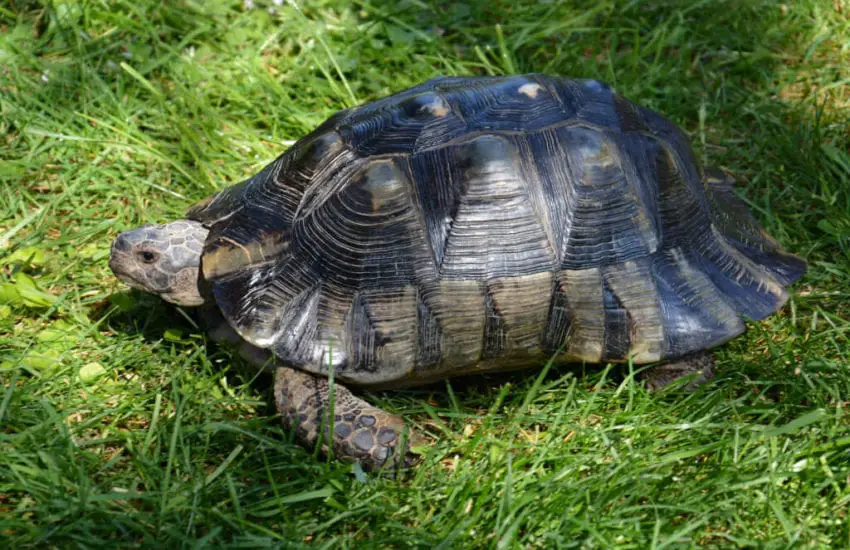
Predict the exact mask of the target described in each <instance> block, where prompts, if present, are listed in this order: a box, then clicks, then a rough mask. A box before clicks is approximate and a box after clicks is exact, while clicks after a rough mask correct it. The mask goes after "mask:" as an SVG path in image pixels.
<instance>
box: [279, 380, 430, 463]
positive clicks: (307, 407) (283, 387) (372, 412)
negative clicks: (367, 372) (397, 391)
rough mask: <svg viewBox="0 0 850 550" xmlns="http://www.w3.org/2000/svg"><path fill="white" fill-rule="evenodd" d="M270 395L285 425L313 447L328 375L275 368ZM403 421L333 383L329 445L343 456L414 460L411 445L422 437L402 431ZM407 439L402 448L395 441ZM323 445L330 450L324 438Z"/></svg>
mask: <svg viewBox="0 0 850 550" xmlns="http://www.w3.org/2000/svg"><path fill="white" fill-rule="evenodd" d="M274 400H275V404H276V405H277V409H278V411H279V412H280V415H281V417H282V419H283V423H284V425H285V426H286V427H287V428H289V429H295V433H296V436H297V437H298V440H299V441H300V442H301V443H302V444H303V445H305V446H307V447H308V448H313V447H314V446H315V445H316V442H317V440H318V439H319V437H320V433H319V431H320V429H321V426H322V423H323V421H324V422H325V423H326V424H327V419H326V417H327V413H328V409H329V401H330V384H329V382H328V380H327V379H325V378H323V377H319V376H314V375H312V374H308V373H306V372H302V371H299V370H296V369H293V368H290V367H278V368H277V370H276V371H275V384H274ZM404 436H405V434H404V421H403V420H402V419H401V418H399V417H398V416H396V415H393V414H390V413H388V412H386V411H383V410H381V409H379V408H377V407H374V406H372V405H370V404H369V403H367V402H366V401H364V400H362V399H360V398H359V397H356V396H355V395H354V394H352V393H351V391H350V390H349V389H348V388H346V387H345V386H342V385H340V384H335V385H334V419H333V430H332V432H331V433H330V440H331V450H332V451H333V454H334V456H336V457H338V458H341V459H343V460H349V461H359V462H360V463H361V465H362V466H363V469H365V470H369V471H374V470H377V469H380V468H382V467H390V468H403V467H407V466H412V465H413V464H415V463H416V462H417V456H416V455H415V454H414V453H413V452H412V451H411V450H410V447H411V445H412V444H416V443H419V442H420V441H421V439H420V438H419V437H418V436H416V434H414V433H412V432H409V433H408V434H406V441H404V442H402V439H403V437H404ZM402 443H403V444H404V445H405V448H404V451H403V452H400V449H399V446H400V445H402ZM322 450H323V451H324V452H328V445H327V440H325V441H323V442H322Z"/></svg>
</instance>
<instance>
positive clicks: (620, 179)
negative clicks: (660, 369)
mask: <svg viewBox="0 0 850 550" xmlns="http://www.w3.org/2000/svg"><path fill="white" fill-rule="evenodd" d="M188 217H189V218H191V219H195V220H198V221H200V222H202V223H204V224H205V225H206V226H208V227H209V228H210V233H209V237H208V239H207V242H206V245H205V249H204V255H203V258H202V273H203V277H204V278H205V279H206V280H207V282H208V283H209V285H210V288H211V291H212V293H213V294H214V297H215V302H216V303H217V305H218V306H219V308H220V309H221V311H222V313H223V314H224V316H225V318H226V319H227V320H228V322H229V323H230V324H231V325H232V326H233V327H234V328H235V329H236V331H237V332H238V333H239V334H240V335H241V336H242V337H243V338H244V339H245V340H246V341H248V342H250V343H251V344H253V345H256V346H259V347H261V348H268V349H271V350H272V351H273V352H274V354H275V355H276V356H277V357H278V358H280V359H282V360H284V361H286V362H287V363H289V364H291V365H293V366H296V367H299V368H302V369H305V370H308V371H311V372H316V373H327V372H328V371H329V369H330V368H333V369H334V372H335V375H336V376H337V377H338V378H339V379H341V380H343V381H346V382H349V383H352V384H358V385H399V384H403V383H409V382H424V381H428V380H434V379H438V378H442V377H446V376H450V375H454V374H460V373H465V372H470V371H477V370H484V369H500V370H503V369H510V368H515V367H518V366H535V365H540V364H541V362H543V361H545V360H547V359H548V358H550V357H552V356H553V355H556V358H557V360H558V361H564V362H567V361H587V362H595V363H596V362H607V361H624V360H628V359H629V358H631V359H632V360H633V361H634V362H635V363H638V364H640V363H648V362H654V361H658V360H664V359H671V358H676V357H680V356H682V355H686V354H688V353H691V352H695V351H700V350H706V349H709V348H712V347H714V346H717V345H719V344H721V343H723V342H726V341H727V340H729V339H730V338H733V337H734V336H737V335H738V334H740V333H741V332H743V331H744V322H743V321H744V320H745V319H761V318H763V317H765V316H767V315H769V314H771V313H773V312H775V311H776V310H777V309H779V308H780V307H781V306H782V305H783V304H784V303H785V301H786V300H787V298H788V294H787V292H786V290H785V286H787V285H789V284H790V283H792V282H793V281H794V280H796V279H797V278H799V277H800V276H801V275H802V274H803V273H804V271H805V269H806V265H805V262H803V261H802V260H801V259H799V258H797V257H796V256H793V255H791V254H788V253H786V252H784V251H782V250H781V249H780V248H779V246H778V244H777V243H776V242H775V241H774V240H773V239H772V238H771V237H770V236H768V235H767V234H766V233H765V232H764V231H763V230H762V229H761V228H760V227H759V226H758V224H757V223H756V221H755V220H754V218H753V217H752V216H751V215H750V214H749V212H748V211H747V208H746V206H745V205H744V204H743V203H742V202H741V201H740V200H739V199H738V198H737V197H736V196H735V195H734V193H733V192H732V191H731V180H729V179H728V178H724V176H723V174H722V173H717V172H714V171H707V172H706V171H703V170H702V169H701V168H700V167H699V166H698V164H697V162H696V160H695V158H694V155H693V153H692V151H691V149H690V146H689V143H688V140H687V138H686V136H685V135H684V133H683V132H682V131H680V130H679V129H678V128H676V126H674V125H673V124H672V123H671V122H669V121H668V120H666V119H665V118H663V117H662V116H660V115H658V114H656V113H654V112H652V111H649V110H647V109H644V108H642V107H640V106H637V105H635V104H634V103H632V102H630V101H628V100H627V99H625V98H623V97H621V96H620V95H617V94H616V93H615V92H613V91H612V90H611V89H610V88H609V87H608V86H606V85H605V84H603V83H600V82H598V81H593V80H573V79H567V78H557V77H549V76H545V75H539V74H533V75H523V76H515V77H499V78H494V77H483V78H437V79H434V80H430V81H427V82H425V83H423V84H421V85H419V86H416V87H413V88H410V89H408V90H406V91H403V92H401V93H398V94H395V95H392V96H389V97H387V98H384V99H381V100H379V101H375V102H373V103H370V104H368V105H365V106H362V107H359V108H355V109H348V110H344V111H340V112H338V113H336V114H335V115H333V116H332V117H331V118H330V119H328V120H327V121H326V122H325V123H324V124H322V125H321V126H320V127H319V128H317V129H316V130H315V131H313V132H312V133H310V134H309V135H307V136H306V137H304V138H303V139H301V140H299V141H298V142H297V143H296V144H295V145H294V146H293V147H292V148H290V149H289V150H288V151H287V152H285V153H284V154H283V155H281V156H280V157H279V158H278V159H276V160H275V161H274V162H272V163H271V164H270V165H268V166H267V167H266V168H265V169H263V170H262V171H261V172H260V173H258V174H257V175H256V176H254V177H253V178H251V179H249V180H247V181H245V182H242V183H241V184H238V185H236V186H234V187H231V188H229V189H226V190H224V191H222V192H221V193H219V194H218V195H216V196H214V197H212V198H211V199H208V200H207V201H205V202H202V203H200V204H198V205H196V206H195V207H193V208H192V209H191V210H190V211H189V214H188Z"/></svg>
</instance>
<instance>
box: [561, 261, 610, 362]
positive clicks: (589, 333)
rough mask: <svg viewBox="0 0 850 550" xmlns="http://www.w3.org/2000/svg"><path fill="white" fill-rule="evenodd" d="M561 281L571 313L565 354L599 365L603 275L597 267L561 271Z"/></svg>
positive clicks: (603, 317) (602, 316)
mask: <svg viewBox="0 0 850 550" xmlns="http://www.w3.org/2000/svg"><path fill="white" fill-rule="evenodd" d="M561 280H562V281H563V289H564V291H565V292H566V295H567V300H568V301H569V303H570V308H571V311H572V313H573V317H572V330H571V332H570V337H569V340H568V342H567V350H566V355H567V356H568V357H570V358H571V359H575V360H579V361H587V362H589V363H598V362H600V361H601V360H602V352H603V345H604V342H605V310H604V308H603V294H602V290H603V289H602V273H601V272H600V270H599V268H596V267H594V268H590V269H573V270H564V271H562V272H561Z"/></svg>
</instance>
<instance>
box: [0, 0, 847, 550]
mask: <svg viewBox="0 0 850 550" xmlns="http://www.w3.org/2000/svg"><path fill="white" fill-rule="evenodd" d="M848 67H850V2H846V1H845V0H835V1H833V0H796V1H789V2H787V3H784V4H781V3H778V2H774V1H750V0H729V1H716V0H711V1H692V0H687V1H686V0H682V1H661V0H655V1H651V2H639V1H632V2H625V1H622V2H619V1H615V0H590V1H569V2H559V1H557V0H548V1H546V0H539V1H530V0H526V1H522V2H519V1H509V0H486V1H474V2H448V1H447V2H442V1H440V2H431V1H424V0H422V1H420V0H402V1H400V2H397V3H390V2H381V1H377V0H355V1H354V2H345V1H342V0H310V1H302V2H295V1H288V2H278V1H274V2H271V1H265V0H254V1H253V2H249V1H245V2H243V1H241V0H239V1H229V2H225V1H201V0H181V1H174V2H171V1H169V2H157V1H153V0H132V1H131V0H112V1H108V2H107V1H105V0H104V1H95V0H89V1H85V2H83V1H80V2H76V1H72V0H65V1H61V0H55V1H53V2H34V1H29V2H27V1H20V0H12V1H11V2H5V3H3V6H0V267H2V269H0V379H2V383H3V387H2V388H0V390H2V391H1V392H0V533H2V535H0V536H2V537H3V538H4V539H5V540H7V543H5V545H6V547H8V548H13V547H14V548H68V547H75V548H101V547H102V548H116V547H120V548H133V547H157V546H158V547H163V546H166V547H193V548H195V547H198V548H200V547H217V548H222V547H234V548H236V547H239V548H262V547H270V546H271V547H275V546H276V547H282V548H294V547H302V546H303V547H306V546H314V545H315V546H317V547H326V548H373V547H399V548H414V547H415V548H420V547H422V548H490V547H495V548H553V547H562V548H571V547H581V548H613V547H619V548H659V549H660V548H689V547H694V546H705V547H712V548H720V547H752V548H791V547H804V546H805V547H813V548H826V547H836V548H837V547H848V546H850V518H848V507H850V342H848V336H850V153H848V151H850V129H848V122H847V121H848V120H850V86H848V83H850V69H848ZM532 71H535V72H536V71H539V72H547V73H554V74H562V75H569V76H576V77H589V78H599V79H602V80H605V81H607V82H609V83H610V84H612V85H613V86H614V87H615V88H616V89H617V90H618V91H619V92H620V93H622V94H624V95H625V96H627V97H629V98H630V99H632V100H634V101H636V102H639V103H641V104H643V105H646V106H648V107H651V108H653V109H656V110H658V111H660V112H662V113H664V114H665V115H667V116H668V117H669V118H670V119H672V120H673V121H674V122H676V123H678V124H679V125H681V127H682V128H684V129H685V131H686V132H687V133H688V134H689V135H690V136H691V138H692V140H693V144H694V148H695V151H696V153H697V156H698V158H700V159H701V161H702V162H705V163H708V164H712V165H718V166H721V167H723V168H725V169H726V170H729V171H731V172H733V173H734V174H736V176H737V177H738V179H739V181H740V187H739V189H738V192H739V193H740V195H741V196H742V197H743V198H744V199H745V200H746V201H747V202H748V203H749V204H750V206H751V208H752V209H753V211H754V212H755V213H756V215H757V217H758V218H759V220H760V221H761V222H762V223H763V224H764V225H765V227H766V228H767V230H768V231H769V232H770V233H771V234H773V235H774V236H776V238H777V239H778V240H779V241H780V242H781V243H782V244H783V245H784V246H785V247H786V248H788V249H789V250H792V251H794V252H796V253H798V254H800V255H802V256H804V257H806V258H807V259H808V261H809V265H810V268H809V273H808V274H807V275H806V276H805V278H804V279H803V280H802V281H801V282H800V283H798V284H797V285H795V286H794V288H793V290H794V295H793V297H792V299H791V301H790V302H789V304H788V306H787V307H786V308H785V309H784V310H783V311H782V312H780V313H779V314H778V315H775V316H772V317H770V318H769V319H767V320H764V321H761V322H758V323H750V324H749V331H748V332H747V334H746V335H745V336H743V337H741V338H738V339H736V340H734V341H733V342H732V343H730V344H729V345H727V346H725V347H723V348H722V349H721V350H719V351H718V367H719V368H718V370H719V373H718V377H717V379H716V380H715V381H713V382H711V383H709V384H708V385H706V386H705V387H704V388H702V389H701V390H700V391H698V392H697V393H694V394H682V393H676V392H672V393H667V394H663V395H650V394H648V393H647V392H646V391H645V390H644V389H643V388H642V387H641V386H640V385H639V384H637V383H635V382H634V381H633V379H632V378H631V377H628V376H626V377H623V376H621V375H619V374H618V371H617V370H616V369H613V368H609V367H605V366H602V367H592V366H587V367H582V366H581V365H576V366H572V367H567V368H552V369H544V370H531V371H527V372H525V373H520V374H513V375H503V376H490V377H487V378H481V377H478V378H466V379H460V380H453V381H452V382H451V383H442V384H437V385H434V386H431V387H426V388H420V389H412V390H404V391H397V392H384V393H377V394H373V395H369V396H368V399H370V400H371V401H373V402H374V403H377V404H380V405H381V406H382V407H385V408H387V409H388V410H391V411H393V412H396V413H399V414H402V415H404V416H405V417H406V418H408V419H410V421H411V422H412V423H413V425H414V426H415V427H416V428H417V429H418V430H419V431H421V432H422V433H424V434H427V435H428V436H429V438H430V439H431V441H432V444H431V446H430V448H429V450H428V451H427V453H426V455H425V457H424V461H423V463H422V464H421V465H420V466H419V467H418V468H417V469H416V470H415V471H413V472H412V473H411V474H410V475H408V476H407V477H405V478H403V479H392V478H387V477H381V476H375V475H371V474H364V473H363V472H362V471H359V470H358V469H356V468H353V467H352V466H351V465H348V464H344V463H340V462H337V461H334V460H328V459H326V458H324V457H322V456H320V455H318V454H317V453H315V452H312V451H310V450H306V449H304V448H302V447H300V446H299V445H297V444H296V443H295V442H294V439H293V434H291V433H289V432H287V431H286V430H284V429H283V428H282V426H280V422H279V419H278V418H276V417H275V414H274V409H273V407H272V406H270V405H269V404H268V397H269V393H268V389H269V387H270V379H269V378H268V377H267V375H258V374H257V373H256V372H254V371H252V370H251V368H250V367H249V366H247V365H246V364H244V363H243V362H242V361H240V360H239V359H238V357H237V355H236V354H235V353H234V351H233V350H231V349H229V348H226V347H217V346H214V345H208V344H207V342H206V340H205V336H204V334H203V333H202V332H201V331H200V330H199V329H198V328H196V326H195V325H194V323H193V321H192V319H191V317H190V316H188V315H186V314H185V313H184V312H181V311H180V310H178V309H176V308H174V307H172V306H168V305H166V304H164V303H162V302H160V301H159V300H158V299H156V298H153V297H149V296H144V295H141V294H139V293H135V292H129V291H128V290H127V288H126V287H125V286H123V285H122V284H120V283H119V282H118V281H117V280H116V279H115V278H114V277H113V276H112V274H111V273H110V271H109V269H108V267H107V258H108V253H109V243H110V241H111V240H112V239H113V238H114V237H115V236H116V235H117V233H118V232H119V231H122V230H125V229H128V228H130V227H134V226H137V225H140V224H142V223H150V222H162V221H166V220H171V219H175V218H178V217H180V216H181V215H182V213H183V212H184V210H185V209H186V207H188V206H189V205H190V204H192V203H193V202H195V201H197V200H200V199H202V198H204V197H206V196H208V195H210V194H211V193H213V192H214V191H216V190H218V189H221V188H223V187H226V186H228V185H231V184H233V183H236V182H238V181H240V180H241V179H243V178H244V177H246V176H248V175H250V174H252V173H254V172H256V171H258V170H259V169H260V168H262V167H263V166H264V165H265V164H266V163H268V162H270V161H271V160H272V159H274V158H275V157H276V156H277V155H278V154H280V153H281V152H282V151H283V150H285V148H286V147H287V146H289V145H291V144H292V143H293V141H294V140H296V139H298V138H299V137H300V136H302V135H304V134H305V133H307V132H308V131H310V130H311V129H312V128H313V127H315V126H316V125H318V124H319V123H321V122H322V121H323V120H324V119H325V118H326V117H328V116H329V115H331V114H332V113H333V112H335V111H336V110H338V109H340V108H344V107H349V106H353V105H357V104H360V103H363V102H366V101H369V100H372V99H375V98H378V97H381V96H383V95H386V94H389V93H391V92H394V91H398V90H401V89H403V88H405V87H407V86H409V85H413V84H415V83H418V82H420V81H422V80H425V79H427V78H430V77H433V76H437V75H455V74H475V75H484V74H503V73H520V72H532Z"/></svg>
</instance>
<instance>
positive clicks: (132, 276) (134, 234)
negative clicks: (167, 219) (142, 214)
mask: <svg viewBox="0 0 850 550" xmlns="http://www.w3.org/2000/svg"><path fill="white" fill-rule="evenodd" d="M207 233H209V230H208V229H207V228H205V227H204V226H203V225H201V224H200V223H198V222H196V221H190V220H179V221H176V222H171V223H167V224H164V225H144V226H142V227H139V228H137V229H131V230H130V231H125V232H124V233H121V234H120V235H118V237H117V238H116V239H115V240H114V241H113V242H112V252H111V254H110V257H109V268H110V269H112V272H113V273H115V275H116V276H117V277H118V278H119V279H121V280H122V281H123V282H125V283H126V284H128V285H129V286H131V287H133V288H138V289H140V290H145V291H147V292H151V293H153V294H159V295H160V296H162V298H163V299H164V300H166V301H168V302H171V303H173V304H178V305H181V306H199V305H201V304H203V303H204V298H203V297H202V296H201V292H200V288H199V286H198V282H199V269H200V265H201V253H202V252H203V249H204V241H205V240H206V237H207Z"/></svg>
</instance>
